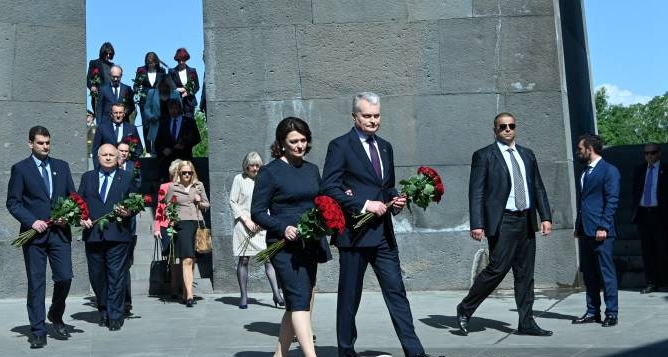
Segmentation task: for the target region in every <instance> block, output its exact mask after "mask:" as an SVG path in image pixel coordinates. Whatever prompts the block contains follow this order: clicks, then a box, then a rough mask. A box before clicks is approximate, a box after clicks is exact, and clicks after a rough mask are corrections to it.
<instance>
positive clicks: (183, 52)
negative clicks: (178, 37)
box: [174, 47, 190, 61]
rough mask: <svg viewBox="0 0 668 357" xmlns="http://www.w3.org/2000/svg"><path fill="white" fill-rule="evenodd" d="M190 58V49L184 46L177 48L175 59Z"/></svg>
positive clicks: (185, 59)
mask: <svg viewBox="0 0 668 357" xmlns="http://www.w3.org/2000/svg"><path fill="white" fill-rule="evenodd" d="M189 59H190V53H188V50H186V49H185V48H183V47H181V48H179V49H178V50H176V54H175V55H174V61H178V60H184V61H187V60H189Z"/></svg>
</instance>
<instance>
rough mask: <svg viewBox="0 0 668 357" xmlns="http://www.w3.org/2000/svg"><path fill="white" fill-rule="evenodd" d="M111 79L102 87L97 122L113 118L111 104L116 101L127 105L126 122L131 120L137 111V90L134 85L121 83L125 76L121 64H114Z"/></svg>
mask: <svg viewBox="0 0 668 357" xmlns="http://www.w3.org/2000/svg"><path fill="white" fill-rule="evenodd" d="M110 77H111V81H110V82H108V83H105V84H104V85H103V86H102V87H101V88H100V99H99V108H97V109H99V110H96V111H95V113H97V114H98V120H97V124H98V125H100V124H101V123H103V122H105V121H109V120H111V118H110V113H111V106H112V105H114V104H116V103H123V104H124V105H125V108H124V109H125V116H124V120H125V122H129V119H130V115H131V114H132V113H133V112H134V111H135V101H134V96H135V92H134V90H132V87H130V86H128V85H126V84H123V83H121V78H122V77H123V69H122V68H121V67H120V66H115V65H114V66H112V67H111V70H110Z"/></svg>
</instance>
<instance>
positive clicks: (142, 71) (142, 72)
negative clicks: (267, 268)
mask: <svg viewBox="0 0 668 357" xmlns="http://www.w3.org/2000/svg"><path fill="white" fill-rule="evenodd" d="M137 73H139V74H144V73H146V68H144V67H139V68H137Z"/></svg>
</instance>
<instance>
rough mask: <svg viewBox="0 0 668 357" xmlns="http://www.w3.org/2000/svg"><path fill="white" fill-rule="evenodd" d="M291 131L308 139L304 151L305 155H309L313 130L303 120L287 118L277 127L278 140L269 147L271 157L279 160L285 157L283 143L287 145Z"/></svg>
mask: <svg viewBox="0 0 668 357" xmlns="http://www.w3.org/2000/svg"><path fill="white" fill-rule="evenodd" d="M291 131H296V132H298V133H299V134H302V135H304V136H305V137H306V142H307V143H308V144H307V146H306V150H304V154H308V152H309V151H311V129H310V128H309V127H308V124H306V122H305V121H303V120H302V119H299V118H296V117H287V118H285V119H283V120H281V122H280V123H278V125H277V126H276V140H275V141H274V143H273V144H271V146H270V147H269V150H270V151H271V157H273V158H275V159H278V158H279V157H281V156H283V151H284V150H283V143H285V138H287V137H288V134H289V133H290V132H291Z"/></svg>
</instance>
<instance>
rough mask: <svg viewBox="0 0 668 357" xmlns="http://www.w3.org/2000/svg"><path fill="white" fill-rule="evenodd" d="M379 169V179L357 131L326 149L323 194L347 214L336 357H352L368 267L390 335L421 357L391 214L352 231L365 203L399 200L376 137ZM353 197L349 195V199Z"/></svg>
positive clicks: (389, 159) (386, 151)
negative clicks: (384, 308) (382, 303)
mask: <svg viewBox="0 0 668 357" xmlns="http://www.w3.org/2000/svg"><path fill="white" fill-rule="evenodd" d="M375 140H376V143H377V147H378V153H379V156H380V160H381V161H382V167H383V179H382V180H381V179H379V178H378V177H377V176H376V173H375V171H374V169H373V166H372V164H371V161H370V160H369V156H368V155H367V154H366V151H365V150H364V147H363V145H362V142H361V140H360V137H359V136H358V134H357V131H356V130H355V129H352V130H351V131H350V132H349V133H348V134H345V135H343V136H340V137H338V138H336V139H334V140H332V141H331V142H330V143H329V147H328V149H327V157H326V159H325V166H324V168H323V181H322V192H323V194H325V195H328V196H330V197H332V198H334V199H335V200H336V201H337V202H338V203H339V204H340V205H341V207H342V208H343V211H344V212H345V213H346V215H347V216H346V225H347V228H346V231H345V232H344V233H343V234H342V235H340V236H338V237H335V238H334V239H333V242H332V243H333V244H334V245H336V246H337V247H338V249H339V266H340V270H339V290H338V298H337V311H336V332H337V343H338V349H339V356H355V355H356V352H355V348H354V343H355V340H356V339H357V329H356V326H355V314H356V313H357V309H358V307H359V303H360V299H361V297H362V290H363V283H364V272H365V271H366V267H367V265H368V264H371V266H372V268H373V270H374V272H375V273H376V277H377V278H378V282H379V283H380V287H381V291H382V293H383V297H384V299H385V303H386V305H387V308H388V310H389V313H390V317H391V319H392V323H393V325H394V329H395V331H396V333H397V336H398V337H399V341H400V343H401V346H402V348H403V350H404V353H406V355H409V356H411V355H418V354H421V353H424V349H423V347H422V344H421V343H420V340H419V339H418V337H417V336H416V335H415V328H414V326H413V317H412V314H411V310H410V304H409V302H408V299H407V298H406V289H405V287H404V283H403V280H402V278H401V267H400V262H399V251H398V248H397V242H396V239H395V237H394V228H393V226H392V218H391V216H390V215H389V214H385V215H383V216H381V217H375V218H373V219H372V220H371V221H370V222H369V223H367V225H366V226H365V227H363V228H361V229H359V230H353V229H352V225H353V223H354V220H353V219H352V217H351V215H353V214H358V213H360V212H361V211H362V209H363V207H364V205H365V203H366V201H367V200H371V201H382V202H389V201H390V200H391V199H392V198H393V197H395V196H397V194H398V193H397V190H396V189H395V188H394V184H395V182H394V157H393V152H392V145H390V143H389V142H387V141H385V140H383V139H382V138H380V137H378V136H376V137H375ZM350 192H352V194H350Z"/></svg>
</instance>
